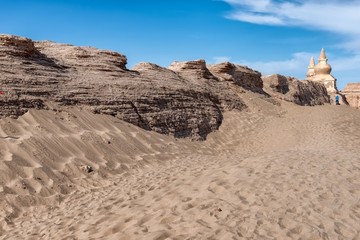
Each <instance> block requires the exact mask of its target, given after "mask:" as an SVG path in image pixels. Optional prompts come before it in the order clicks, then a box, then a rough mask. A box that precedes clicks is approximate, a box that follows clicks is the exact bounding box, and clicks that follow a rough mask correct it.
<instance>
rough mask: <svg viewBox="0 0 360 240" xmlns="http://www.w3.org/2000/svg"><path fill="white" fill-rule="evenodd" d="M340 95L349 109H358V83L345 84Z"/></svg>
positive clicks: (359, 103)
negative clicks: (343, 96) (343, 97)
mask: <svg viewBox="0 0 360 240" xmlns="http://www.w3.org/2000/svg"><path fill="white" fill-rule="evenodd" d="M341 93H342V94H343V95H345V98H346V101H347V102H348V103H349V105H350V106H351V107H353V108H356V109H360V83H349V84H347V85H346V86H345V88H344V90H342V91H341Z"/></svg>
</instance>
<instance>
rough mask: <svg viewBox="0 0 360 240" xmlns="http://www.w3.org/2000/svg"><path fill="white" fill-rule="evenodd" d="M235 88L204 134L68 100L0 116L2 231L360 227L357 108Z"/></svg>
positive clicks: (166, 233)
mask: <svg viewBox="0 0 360 240" xmlns="http://www.w3.org/2000/svg"><path fill="white" fill-rule="evenodd" d="M243 95H244V96H243V99H244V100H246V104H247V105H248V106H249V108H248V110H246V111H242V112H239V111H229V112H226V113H225V114H224V120H223V123H222V125H221V126H220V129H219V130H218V131H215V132H213V133H211V134H210V135H209V136H208V137H207V140H206V141H190V140H188V139H175V138H173V137H172V136H166V135H161V134H158V133H154V132H151V131H145V130H143V129H140V128H138V127H136V126H133V125H131V124H129V123H125V122H123V121H120V120H118V119H116V118H114V117H111V116H105V115H95V114H92V113H90V112H89V111H87V109H85V108H84V109H80V108H76V107H71V108H70V107H69V108H67V109H65V110H64V109H63V110H59V109H57V106H55V105H54V106H50V108H51V109H52V110H30V111H29V112H27V113H26V114H25V115H23V116H21V117H19V118H18V119H10V118H3V119H1V120H0V127H1V129H0V136H1V138H0V157H1V162H0V171H1V175H0V176H1V178H0V180H1V192H0V200H1V208H0V209H1V211H0V216H1V222H0V226H1V228H0V238H1V239H154V240H155V239H156V240H160V239H360V178H359V176H360V147H359V143H360V124H359V123H360V112H359V111H358V110H355V109H352V108H350V107H347V106H333V105H324V106H315V107H304V106H297V105H294V104H292V103H286V102H280V103H279V104H276V103H274V102H272V101H269V100H268V99H266V98H264V97H261V96H260V95H257V94H254V93H250V92H245V93H243ZM86 166H89V167H91V168H92V170H93V171H92V172H88V171H87V170H86V169H85V170H84V169H83V168H84V167H85V168H86Z"/></svg>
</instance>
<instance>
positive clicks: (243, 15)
mask: <svg viewBox="0 0 360 240" xmlns="http://www.w3.org/2000/svg"><path fill="white" fill-rule="evenodd" d="M223 1H224V2H226V3H228V4H230V5H232V6H233V7H234V11H233V12H231V13H229V14H228V16H227V17H228V18H231V19H234V20H239V21H244V22H250V23H255V24H265V25H288V26H299V27H305V28H312V29H319V30H324V31H329V32H333V33H337V34H340V35H341V36H343V37H345V38H347V40H346V41H345V42H344V44H343V45H342V46H343V47H344V48H347V49H349V50H352V51H356V52H360V45H359V40H357V39H360V27H359V25H360V14H359V12H360V1H355V0H328V1H316V2H315V1H311V0H305V1H302V3H300V1H297V2H294V1H289V0H288V1H275V0H258V1H257V0H223Z"/></svg>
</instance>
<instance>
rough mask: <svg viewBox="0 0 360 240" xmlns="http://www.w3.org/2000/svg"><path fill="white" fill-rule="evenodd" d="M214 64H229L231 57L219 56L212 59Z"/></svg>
mask: <svg viewBox="0 0 360 240" xmlns="http://www.w3.org/2000/svg"><path fill="white" fill-rule="evenodd" d="M212 62H214V63H223V62H231V57H226V56H221V57H213V61H212Z"/></svg>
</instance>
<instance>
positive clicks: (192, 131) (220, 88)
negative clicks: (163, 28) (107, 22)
mask: <svg viewBox="0 0 360 240" xmlns="http://www.w3.org/2000/svg"><path fill="white" fill-rule="evenodd" d="M0 36H1V37H0V73H1V74H0V88H1V89H0V91H3V92H4V94H1V95H0V103H1V106H0V115H1V116H12V117H17V116H19V115H22V114H24V113H25V112H26V111H27V109H29V108H38V109H43V108H46V106H47V102H50V101H51V102H56V103H57V104H59V105H60V106H72V105H79V106H82V107H86V108H88V109H90V110H92V111H93V112H94V113H99V114H100V113H101V114H109V115H112V116H114V117H117V118H119V119H122V120H125V121H127V122H129V123H132V124H135V125H137V126H140V127H142V128H144V129H147V130H153V131H157V132H160V133H163V134H171V135H174V136H176V137H191V138H194V139H205V138H206V136H207V134H209V133H210V132H212V131H214V130H216V129H217V128H218V127H219V126H220V124H221V122H222V118H223V115H222V113H223V111H225V110H231V109H237V110H242V109H244V108H245V107H246V106H245V104H244V103H243V101H242V100H241V99H240V98H239V97H238V96H237V95H236V93H235V92H233V90H231V89H230V88H228V87H227V83H226V82H221V81H218V79H217V78H216V77H215V76H214V75H213V74H211V72H210V71H209V70H208V69H207V68H206V63H205V61H203V60H200V61H191V62H182V63H179V62H176V63H174V64H172V65H171V66H170V67H169V69H166V68H162V67H160V66H157V65H155V64H150V63H141V64H139V65H137V66H135V67H134V69H133V70H128V69H126V67H125V65H126V57H125V56H124V55H121V54H119V53H116V52H111V51H105V50H98V49H95V48H91V47H75V46H72V45H67V44H58V43H53V42H49V41H45V42H33V41H32V40H30V39H27V38H21V37H16V36H10V35H0Z"/></svg>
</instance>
